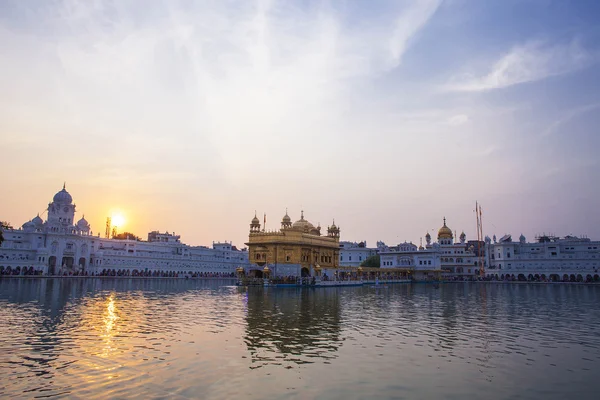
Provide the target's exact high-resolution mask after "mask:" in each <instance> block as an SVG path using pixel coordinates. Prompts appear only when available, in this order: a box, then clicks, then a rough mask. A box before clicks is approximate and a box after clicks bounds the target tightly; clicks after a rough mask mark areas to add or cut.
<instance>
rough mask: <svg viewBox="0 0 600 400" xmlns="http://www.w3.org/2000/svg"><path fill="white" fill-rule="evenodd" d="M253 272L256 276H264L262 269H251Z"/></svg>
mask: <svg viewBox="0 0 600 400" xmlns="http://www.w3.org/2000/svg"><path fill="white" fill-rule="evenodd" d="M251 273H252V274H253V275H254V277H255V278H259V279H262V278H263V272H262V271H261V270H260V269H254V270H252V271H251Z"/></svg>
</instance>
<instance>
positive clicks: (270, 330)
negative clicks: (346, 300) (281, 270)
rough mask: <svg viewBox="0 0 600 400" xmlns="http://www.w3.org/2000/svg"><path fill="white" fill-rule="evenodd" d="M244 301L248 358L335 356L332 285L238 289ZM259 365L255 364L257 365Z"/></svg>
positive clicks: (336, 314) (336, 317)
mask: <svg viewBox="0 0 600 400" xmlns="http://www.w3.org/2000/svg"><path fill="white" fill-rule="evenodd" d="M239 290H240V291H241V292H242V293H243V294H244V295H245V297H244V298H245V300H246V302H247V304H246V305H247V312H246V321H247V328H246V334H245V336H244V340H245V342H246V345H247V346H248V350H249V351H250V354H251V357H252V362H253V363H256V362H259V363H260V362H264V363H265V364H268V363H273V362H274V361H275V362H276V361H277V360H278V359H285V360H286V361H293V362H295V363H298V364H302V363H309V362H312V361H311V360H310V359H311V358H321V359H328V358H329V359H330V358H335V357H336V354H335V353H336V352H337V350H338V349H339V347H340V346H341V341H340V331H341V328H340V323H341V307H340V302H339V293H338V292H337V290H336V289H334V288H332V289H319V290H314V289H310V288H297V289H288V290H276V289H273V288H268V287H267V288H263V287H249V288H240V289H239ZM259 366H261V365H257V366H256V367H259Z"/></svg>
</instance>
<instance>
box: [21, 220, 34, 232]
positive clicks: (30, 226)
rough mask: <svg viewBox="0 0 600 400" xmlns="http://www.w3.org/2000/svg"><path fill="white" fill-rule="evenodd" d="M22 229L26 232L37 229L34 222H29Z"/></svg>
mask: <svg viewBox="0 0 600 400" xmlns="http://www.w3.org/2000/svg"><path fill="white" fill-rule="evenodd" d="M22 228H23V229H25V230H31V229H35V224H34V223H33V222H32V221H27V222H25V223H24V224H23V226H22Z"/></svg>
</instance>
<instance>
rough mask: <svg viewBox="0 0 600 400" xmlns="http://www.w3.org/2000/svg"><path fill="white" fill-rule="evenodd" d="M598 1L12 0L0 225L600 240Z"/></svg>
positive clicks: (220, 234) (3, 48)
mask: <svg viewBox="0 0 600 400" xmlns="http://www.w3.org/2000/svg"><path fill="white" fill-rule="evenodd" d="M599 20H600V2H598V1H596V0H589V1H586V0H578V1H572V2H567V1H562V0H559V1H549V0H548V1H545V0H531V1H525V0H515V1H512V0H502V1H480V0H471V1H469V0H446V1H443V0H441V1H436V0H432V1H394V0H390V1H314V2H313V1H309V0H298V1H291V0H289V1H288V0H286V1H250V0H243V1H232V0H231V1H228V0H208V1H141V0H139V1H126V0H114V1H99V0H96V1H91V0H90V1H73V0H69V1H66V0H65V1H61V0H54V1H48V0H39V1H34V0H30V1H21V0H1V1H0V149H1V150H2V159H3V166H2V171H1V172H0V174H1V175H0V177H1V181H2V192H1V193H2V195H1V197H0V214H1V215H0V219H3V220H8V221H10V222H12V223H13V225H18V226H20V225H21V224H22V223H23V222H25V221H27V220H29V219H31V218H32V217H34V216H35V215H36V213H38V212H39V213H40V214H42V213H43V212H44V210H45V208H46V207H47V204H48V202H49V201H50V200H51V198H52V196H53V195H54V193H56V192H57V191H58V190H60V189H61V187H62V184H63V181H66V182H67V189H68V190H69V192H70V193H71V195H72V196H73V198H74V199H75V202H76V204H77V210H78V216H81V214H82V213H85V216H86V219H87V220H88V221H89V222H90V223H91V224H92V229H93V230H94V231H97V232H100V231H103V230H104V222H105V218H106V216H108V215H109V214H110V213H112V212H113V211H114V210H121V212H122V213H123V214H124V215H125V217H126V218H127V221H128V222H127V225H126V226H125V227H124V229H126V230H128V231H132V232H134V233H136V234H138V235H139V236H142V237H144V238H145V237H146V233H147V231H148V230H153V229H159V230H161V231H164V230H168V231H175V232H176V233H178V234H181V235H182V238H183V240H184V241H185V242H186V243H190V244H205V245H209V244H211V242H212V241H213V240H232V241H233V242H234V244H237V245H241V244H242V243H243V241H244V240H246V239H247V232H248V224H249V223H250V219H251V218H252V217H253V216H254V210H257V212H258V214H259V216H260V218H261V221H262V218H263V213H265V212H266V213H267V227H268V228H276V227H279V221H280V220H281V217H282V216H283V214H284V213H285V208H286V207H288V208H289V213H290V216H291V217H292V219H293V220H296V219H298V218H299V216H300V210H301V208H303V209H304V211H305V216H306V218H307V219H309V220H310V221H312V222H314V223H315V224H316V223H317V222H320V223H321V225H323V227H324V228H325V227H326V225H327V224H330V223H331V220H332V218H335V221H336V223H337V224H339V225H340V226H341V228H342V239H343V240H367V241H368V244H369V245H375V241H376V240H384V241H386V242H387V243H388V244H395V243H398V242H401V241H404V240H409V241H410V240H412V241H413V242H415V243H418V241H419V238H420V237H422V236H424V235H425V233H426V232H427V231H428V230H429V231H435V232H437V229H438V228H439V227H440V226H441V223H442V217H444V216H446V217H447V219H448V225H449V226H450V228H451V229H453V230H456V231H458V233H460V231H462V230H464V231H465V232H466V233H467V236H468V237H469V238H473V236H474V235H475V216H474V214H473V209H474V205H475V201H476V200H478V201H479V202H480V203H481V204H482V205H483V212H484V230H485V233H486V234H489V235H490V236H491V235H492V234H494V233H496V234H497V235H499V236H500V235H502V234H504V233H508V232H510V233H513V235H516V236H518V235H519V234H520V233H521V232H522V233H524V234H525V235H526V236H528V239H533V236H534V235H535V234H537V233H541V232H550V233H554V234H557V235H561V236H562V235H566V234H576V235H579V234H585V235H588V236H590V237H592V238H596V239H600V213H599V212H598V204H599V188H600V174H599V172H600V165H599V161H598V159H599V158H600V157H599V152H600V134H599V132H598V126H600V69H599V66H600V63H599V61H600V24H598V21H599Z"/></svg>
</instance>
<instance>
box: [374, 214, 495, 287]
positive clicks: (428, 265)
mask: <svg viewBox="0 0 600 400" xmlns="http://www.w3.org/2000/svg"><path fill="white" fill-rule="evenodd" d="M466 238H467V237H466V235H465V233H464V232H463V233H461V235H460V242H458V243H455V242H454V234H453V233H452V230H451V229H450V228H448V226H447V225H446V218H444V225H443V226H442V227H441V228H440V229H439V231H438V236H437V242H434V243H432V241H431V235H430V234H429V233H427V234H426V235H425V241H426V245H425V247H423V246H419V247H417V246H416V245H415V244H412V243H407V242H405V243H401V244H399V245H398V246H395V247H385V248H383V249H381V250H380V252H379V254H380V256H381V268H410V269H412V270H414V273H413V276H414V278H415V279H429V278H432V277H433V276H437V275H440V276H441V277H442V278H443V279H474V278H476V277H477V276H479V267H478V264H479V263H478V255H477V254H476V251H475V245H476V244H477V243H474V242H467V241H466ZM480 245H481V246H482V251H483V243H481V244H480ZM482 258H484V257H483V254H482Z"/></svg>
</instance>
